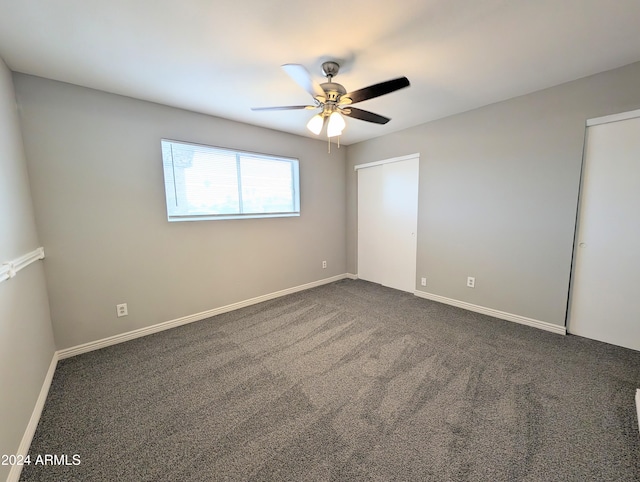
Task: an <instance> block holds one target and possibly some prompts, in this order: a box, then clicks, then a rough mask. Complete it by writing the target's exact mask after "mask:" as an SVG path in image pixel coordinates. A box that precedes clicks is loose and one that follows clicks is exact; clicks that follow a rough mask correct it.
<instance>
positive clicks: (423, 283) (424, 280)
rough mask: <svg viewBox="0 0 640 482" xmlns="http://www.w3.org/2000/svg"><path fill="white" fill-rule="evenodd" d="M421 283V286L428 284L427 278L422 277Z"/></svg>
mask: <svg viewBox="0 0 640 482" xmlns="http://www.w3.org/2000/svg"><path fill="white" fill-rule="evenodd" d="M420 285H421V286H427V278H421V279H420Z"/></svg>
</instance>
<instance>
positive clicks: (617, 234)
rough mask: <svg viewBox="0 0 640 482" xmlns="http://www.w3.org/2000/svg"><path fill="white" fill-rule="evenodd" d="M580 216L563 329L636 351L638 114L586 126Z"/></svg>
mask: <svg viewBox="0 0 640 482" xmlns="http://www.w3.org/2000/svg"><path fill="white" fill-rule="evenodd" d="M633 114H634V113H631V115H633ZM638 115H640V111H638ZM578 218H579V219H578V237H577V248H576V258H575V266H574V273H573V280H572V288H571V302H570V309H569V320H568V331H569V332H570V333H573V334H575V335H580V336H584V337H587V338H592V339H594V340H600V341H604V342H607V343H611V344H614V345H619V346H623V347H627V348H632V349H634V350H640V117H635V118H630V119H626V120H619V121H616V122H608V123H604V124H598V125H593V126H590V127H588V128H587V143H586V149H585V164H584V175H583V183H582V193H581V201H580V214H579V216H578Z"/></svg>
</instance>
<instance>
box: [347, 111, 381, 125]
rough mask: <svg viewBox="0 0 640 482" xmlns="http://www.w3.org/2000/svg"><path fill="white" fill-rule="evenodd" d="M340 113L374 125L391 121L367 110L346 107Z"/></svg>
mask: <svg viewBox="0 0 640 482" xmlns="http://www.w3.org/2000/svg"><path fill="white" fill-rule="evenodd" d="M341 112H342V113H343V114H344V115H346V116H348V117H353V118H354V119H360V120H363V121H367V122H374V123H376V124H386V123H387V122H389V121H390V120H391V119H389V118H388V117H384V116H382V115H378V114H374V113H373V112H369V111H368V110H362V109H356V108H355V107H347V108H345V109H344V110H342V109H341Z"/></svg>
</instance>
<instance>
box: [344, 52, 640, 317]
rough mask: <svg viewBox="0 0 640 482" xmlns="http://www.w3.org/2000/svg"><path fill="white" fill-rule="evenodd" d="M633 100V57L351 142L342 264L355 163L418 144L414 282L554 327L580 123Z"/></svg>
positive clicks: (637, 72) (569, 241)
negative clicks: (471, 281) (472, 280)
mask: <svg viewBox="0 0 640 482" xmlns="http://www.w3.org/2000/svg"><path fill="white" fill-rule="evenodd" d="M416 108H419V106H416ZM637 108H640V63H636V64H632V65H629V66H626V67H623V68H620V69H616V70H613V71H609V72H605V73H602V74H598V75H594V76H591V77H587V78H584V79H581V80H577V81H574V82H570V83H567V84H563V85H560V86H557V87H553V88H550V89H546V90H543V91H539V92H535V93H532V94H529V95H525V96H522V97H518V98H515V99H511V100H508V101H505V102H500V103H497V104H493V105H490V106H487V107H483V108H480V109H477V110H473V111H470V112H466V113H464V114H460V115H456V116H452V117H449V118H445V119H441V120H438V121H435V122H430V123H427V124H424V125H421V126H418V127H415V128H412V129H407V130H403V131H400V132H397V133H394V134H390V135H387V136H384V137H381V138H378V139H374V140H370V141H366V142H362V143H359V144H354V145H351V146H349V147H348V148H347V156H348V166H347V179H348V181H347V190H348V194H347V211H348V229H347V246H348V248H347V259H348V262H347V269H348V271H349V272H352V273H357V266H356V264H357V256H356V248H357V231H356V229H357V216H356V213H357V185H356V174H355V173H354V171H353V166H354V165H355V164H361V163H365V162H371V161H377V160H382V159H386V158H391V157H397V156H402V155H406V154H411V153H414V152H419V153H420V184H419V185H420V188H419V189H420V195H419V206H418V211H419V212H418V254H417V279H418V280H419V279H420V277H423V276H424V277H426V278H427V287H426V288H425V287H421V286H419V285H417V289H420V290H422V291H426V292H429V293H433V294H436V295H440V296H444V297H447V298H450V299H454V300H458V301H464V302H467V303H472V304H475V305H479V306H484V307H487V308H492V309H495V310H499V311H503V312H506V313H510V314H515V315H520V316H524V317H528V318H533V319H535V320H539V321H545V322H548V323H552V324H556V325H564V323H565V313H566V306H567V296H568V289H569V275H570V269H571V256H572V249H573V236H574V226H575V217H576V209H577V202H578V190H579V184H580V170H581V163H582V149H583V142H584V133H585V121H586V119H589V118H593V117H598V116H602V115H607V114H612V113H617V112H623V111H628V110H634V109H637ZM467 276H475V277H476V287H475V288H474V289H470V288H466V286H465V283H466V278H467Z"/></svg>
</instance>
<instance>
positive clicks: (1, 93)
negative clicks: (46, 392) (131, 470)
mask: <svg viewBox="0 0 640 482" xmlns="http://www.w3.org/2000/svg"><path fill="white" fill-rule="evenodd" d="M39 246H41V244H40V242H39V240H38V236H37V234H36V227H35V222H34V217H33V207H32V203H31V195H30V191H29V183H28V177H27V164H26V161H25V157H24V150H23V145H22V136H21V134H20V128H19V123H18V112H17V109H16V103H15V97H14V89H13V83H12V79H11V73H10V72H9V69H8V68H7V67H6V65H5V64H4V62H3V61H2V59H0V263H3V262H7V261H10V260H13V259H15V258H18V257H20V256H22V255H24V254H27V253H29V252H31V251H33V250H34V249H36V248H38V247H39ZM43 263H44V262H42V261H38V262H35V263H33V264H31V265H29V266H27V267H26V268H24V269H22V270H21V271H20V272H19V273H18V274H17V275H16V276H15V277H14V278H12V279H9V280H6V281H3V282H1V283H0V387H1V388H0V414H2V421H0V454H15V453H16V451H17V449H18V446H19V445H20V442H21V440H22V437H23V435H24V432H25V428H26V427H27V424H28V422H29V418H30V417H31V413H32V412H33V409H34V406H35V403H36V400H37V398H38V395H39V394H40V389H41V388H42V383H43V381H44V378H45V375H46V373H47V370H48V368H49V366H50V364H51V360H52V358H53V353H54V351H55V347H54V342H53V333H52V330H51V320H50V317H49V304H48V299H47V293H46V287H45V280H44V272H43ZM9 469H10V467H8V466H2V465H0V480H5V479H6V478H7V476H8V475H9Z"/></svg>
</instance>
